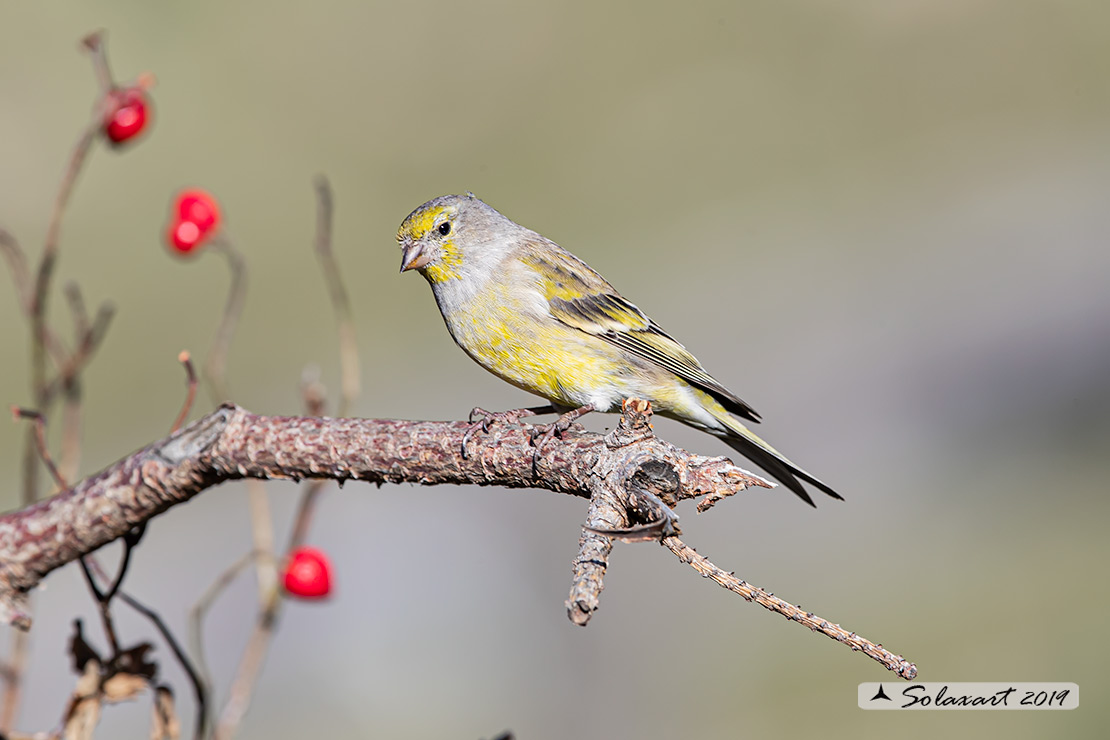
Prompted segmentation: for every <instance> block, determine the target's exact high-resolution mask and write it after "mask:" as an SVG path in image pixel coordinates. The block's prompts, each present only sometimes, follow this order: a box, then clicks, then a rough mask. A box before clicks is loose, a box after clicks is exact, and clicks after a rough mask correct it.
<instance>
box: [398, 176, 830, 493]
mask: <svg viewBox="0 0 1110 740" xmlns="http://www.w3.org/2000/svg"><path fill="white" fill-rule="evenodd" d="M397 241H398V242H399V243H400V245H401V251H402V256H401V272H405V271H406V270H419V271H420V273H421V274H422V275H423V276H424V277H425V278H426V279H427V280H428V282H429V283H430V284H431V286H432V292H433V293H434V294H435V299H436V303H437V304H438V305H439V310H440V313H442V314H443V320H444V322H445V323H446V324H447V330H448V331H450V332H451V336H452V338H454V340H455V343H456V344H458V345H459V346H460V347H462V349H463V351H464V352H466V353H467V354H468V355H470V357H471V358H472V359H473V360H474V361H475V362H477V363H478V364H479V365H481V366H482V367H484V368H485V369H487V370H489V371H490V372H492V373H493V374H494V375H497V376H498V377H500V378H502V379H503V380H506V381H508V382H510V383H512V384H513V385H515V386H517V387H518V388H521V389H523V390H526V391H528V392H530V393H535V394H536V395H538V396H542V397H543V398H546V399H547V400H548V401H550V402H551V404H552V406H551V408H544V409H542V410H536V411H546V412H555V411H560V412H567V413H565V414H564V415H563V417H562V419H561V421H564V424H563V425H562V426H561V427H556V426H555V425H552V426H551V427H550V428H549V433H548V436H550V433H551V432H552V431H555V430H556V429H563V428H565V427H566V426H569V423H570V421H571V420H573V419H574V418H577V417H578V416H581V415H582V414H584V413H588V412H589V411H613V410H620V408H621V402H622V401H623V400H625V399H628V398H642V399H646V400H648V401H650V402H651V404H652V407H653V408H654V409H655V411H656V413H659V414H661V415H663V416H666V417H670V418H672V419H677V420H678V421H681V422H683V423H685V424H688V425H690V426H692V427H695V428H697V429H702V430H705V431H707V432H709V433H710V434H713V435H716V436H718V437H720V438H721V439H722V440H724V442H725V443H726V444H728V445H729V446H731V447H733V448H734V449H735V450H737V451H738V452H740V453H741V454H742V455H744V456H745V457H747V458H748V459H750V460H751V461H752V462H754V463H755V464H756V465H758V466H759V467H761V468H763V469H764V470H766V471H767V472H768V473H770V474H771V475H772V476H774V477H775V478H777V479H778V480H779V481H780V482H782V483H783V484H784V485H785V486H786V487H787V488H789V489H790V490H791V491H793V492H794V493H796V494H797V495H798V496H799V497H801V498H802V500H804V501H806V502H807V503H809V504H810V505H811V506H812V505H813V500H812V499H811V498H810V497H809V494H808V493H807V492H806V490H805V488H803V487H802V483H801V481H799V480H798V479H799V478H800V479H801V480H804V481H806V482H808V483H810V484H812V485H814V486H816V487H817V488H819V489H821V490H822V491H824V492H825V493H827V494H828V495H830V496H832V497H833V498H837V499H839V498H841V497H840V495H839V494H837V493H836V491H834V490H833V489H832V488H830V487H829V486H828V485H826V484H825V483H822V482H821V481H820V480H818V479H817V478H815V477H813V476H812V475H810V474H809V473H807V472H806V471H804V470H802V469H801V468H799V467H798V466H797V465H795V464H794V463H792V462H790V460H788V459H787V458H786V457H784V456H783V455H782V454H781V453H780V452H778V451H777V450H776V449H775V448H773V447H771V446H770V445H769V444H767V443H766V442H764V441H763V440H762V439H760V438H759V437H757V436H756V435H755V434H753V433H752V432H751V430H749V429H748V428H747V427H746V426H744V424H743V423H741V421H740V420H739V419H738V418H736V417H740V418H742V419H746V420H748V421H756V422H757V421H759V415H758V414H756V412H755V411H754V410H753V409H752V407H751V406H749V405H748V404H746V403H745V402H744V401H742V400H740V399H739V398H738V397H737V396H736V395H735V394H733V393H732V392H731V391H730V390H728V389H727V388H725V387H724V386H723V385H721V384H720V383H719V382H717V381H716V380H715V379H714V378H713V377H712V376H711V375H710V374H709V373H707V372H706V371H705V369H704V368H702V366H701V363H699V362H698V361H697V359H696V358H695V357H694V356H693V355H692V354H690V353H689V352H688V351H687V350H686V348H685V347H683V346H682V345H681V344H679V343H678V342H677V341H675V340H674V339H672V338H671V336H670V335H669V334H667V333H666V332H665V331H663V330H662V329H661V328H660V327H659V325H658V324H656V323H655V322H653V321H652V320H651V319H650V318H648V316H647V315H646V314H645V313H644V312H643V311H641V310H640V309H639V308H637V307H636V306H635V305H633V304H632V303H630V302H629V301H628V300H626V299H625V298H624V297H622V296H621V294H620V293H618V292H617V291H616V289H615V288H613V286H612V285H610V284H609V283H608V282H607V281H606V280H605V278H603V277H601V275H599V274H597V273H596V272H594V270H593V269H591V268H590V266H589V265H587V264H586V263H585V262H583V261H582V260H580V259H578V258H577V257H575V256H574V255H573V254H571V253H570V252H567V251H566V250H565V249H563V248H562V247H560V246H559V245H558V244H556V243H555V242H553V241H551V240H549V239H545V238H544V237H542V236H540V235H539V234H537V233H536V232H534V231H532V230H530V229H526V228H524V227H523V226H521V225H519V224H517V223H514V222H513V221H510V220H509V219H508V218H505V217H504V216H502V215H501V214H500V213H498V212H497V211H495V210H494V209H493V208H491V207H490V206H488V205H486V204H485V203H483V202H482V201H481V200H479V199H478V198H476V197H474V196H473V195H471V194H469V193H468V194H466V195H444V196H442V197H439V198H436V199H434V200H430V201H428V202H427V203H425V204H424V205H422V206H420V207H419V208H417V209H416V210H415V211H413V212H412V213H410V214H409V215H408V217H407V218H405V220H404V222H403V223H402V224H401V228H400V229H399V230H398V231H397ZM531 411H532V410H528V413H531ZM508 414H509V415H510V416H511V414H512V412H508ZM519 415H520V414H518V415H517V418H519ZM493 416H497V415H493Z"/></svg>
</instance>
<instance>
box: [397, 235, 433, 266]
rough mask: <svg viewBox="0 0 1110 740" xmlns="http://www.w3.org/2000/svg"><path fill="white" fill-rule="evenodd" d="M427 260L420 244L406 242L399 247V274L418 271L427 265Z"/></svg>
mask: <svg viewBox="0 0 1110 740" xmlns="http://www.w3.org/2000/svg"><path fill="white" fill-rule="evenodd" d="M428 259H429V258H428V256H427V255H426V254H424V250H423V249H422V247H421V245H420V244H417V243H415V242H407V243H405V244H404V246H402V247H401V272H405V271H407V270H419V269H420V268H421V267H424V266H425V265H426V264H428Z"/></svg>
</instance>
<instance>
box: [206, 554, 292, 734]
mask: <svg viewBox="0 0 1110 740" xmlns="http://www.w3.org/2000/svg"><path fill="white" fill-rule="evenodd" d="M262 557H267V558H272V555H271V554H270V553H262V552H257V551H251V552H248V553H247V554H246V555H244V556H243V557H241V558H239V559H238V560H236V561H235V562H234V563H232V564H231V565H230V566H229V567H228V568H227V570H225V571H224V572H223V573H221V574H220V575H219V576H218V577H217V578H216V580H215V581H213V582H212V585H210V586H209V587H208V588H207V590H205V592H204V593H203V594H201V597H200V598H199V599H197V602H196V603H195V604H193V607H192V609H190V610H189V644H190V647H191V649H192V651H193V654H194V655H195V656H196V660H197V670H198V673H199V675H200V677H201V682H202V684H203V685H204V686H211V685H212V679H211V674H210V673H209V671H208V661H207V660H206V659H205V657H204V655H205V651H204V617H205V616H206V615H207V613H208V609H209V608H210V607H211V606H212V604H213V603H214V602H215V601H216V599H217V598H219V596H220V594H222V593H223V592H224V590H225V589H227V587H228V586H230V585H231V583H232V582H233V581H234V580H235V578H236V577H237V576H238V575H239V574H240V573H242V572H243V570H245V569H246V568H247V567H248V566H249V565H251V564H252V563H254V562H255V560H257V559H258V558H262ZM206 724H207V720H206ZM205 729H207V728H205Z"/></svg>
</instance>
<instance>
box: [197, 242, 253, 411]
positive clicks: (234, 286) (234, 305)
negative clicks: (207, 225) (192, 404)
mask: <svg viewBox="0 0 1110 740" xmlns="http://www.w3.org/2000/svg"><path fill="white" fill-rule="evenodd" d="M209 248H210V249H212V250H213V251H216V252H219V253H220V254H222V255H223V256H224V257H225V258H226V259H227V268H228V272H229V273H230V274H231V284H230V285H228V288H227V302H226V303H225V304H224V312H223V316H221V318H220V324H219V326H218V327H217V328H216V335H215V337H214V338H213V339H212V346H211V348H209V350H208V357H207V359H206V360H205V363H204V376H205V379H206V380H207V381H208V383H209V386H210V389H211V391H212V395H213V400H215V401H216V402H217V403H221V402H223V401H226V400H227V399H228V397H229V395H230V394H229V392H228V387H227V354H228V352H229V351H230V349H231V340H232V339H233V338H234V336H235V329H236V327H237V326H238V325H239V317H240V316H242V314H243V306H244V304H245V303H246V300H247V263H246V262H245V261H244V260H243V255H242V254H240V253H239V250H237V249H236V248H235V245H234V244H232V242H231V240H230V239H228V238H227V237H225V236H224V235H223V234H222V233H221V234H217V235H216V236H215V237H214V238H213V239H212V241H211V243H210V247H209Z"/></svg>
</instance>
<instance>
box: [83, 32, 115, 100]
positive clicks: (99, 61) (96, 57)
mask: <svg viewBox="0 0 1110 740" xmlns="http://www.w3.org/2000/svg"><path fill="white" fill-rule="evenodd" d="M81 45H82V46H84V47H85V49H86V50H88V52H89V56H90V57H91V58H92V63H93V73H94V74H95V75H96V81H97V84H98V85H100V91H101V93H107V92H108V91H109V90H111V89H112V88H113V87H115V82H114V81H113V80H112V71H111V69H110V68H109V67H108V51H107V49H106V48H105V45H104V31H93V32H92V33H90V34H89V35H88V36H85V38H83V39H81Z"/></svg>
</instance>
